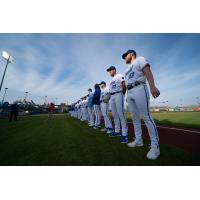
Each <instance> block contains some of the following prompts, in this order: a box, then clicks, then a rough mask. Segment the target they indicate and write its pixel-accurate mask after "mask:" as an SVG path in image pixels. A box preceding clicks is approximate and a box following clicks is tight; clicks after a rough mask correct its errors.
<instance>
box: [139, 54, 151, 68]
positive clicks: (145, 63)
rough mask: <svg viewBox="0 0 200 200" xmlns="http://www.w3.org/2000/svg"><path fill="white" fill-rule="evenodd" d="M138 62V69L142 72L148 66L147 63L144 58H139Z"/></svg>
mask: <svg viewBox="0 0 200 200" xmlns="http://www.w3.org/2000/svg"><path fill="white" fill-rule="evenodd" d="M138 61H139V67H140V69H141V70H143V69H144V67H145V66H146V65H149V62H148V61H147V59H146V58H144V57H140V58H139V60H138Z"/></svg>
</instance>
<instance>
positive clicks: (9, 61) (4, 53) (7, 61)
mask: <svg viewBox="0 0 200 200" xmlns="http://www.w3.org/2000/svg"><path fill="white" fill-rule="evenodd" d="M2 57H3V58H4V59H5V60H6V67H5V69H4V72H3V77H2V79H1V85H0V92H1V88H2V85H3V81H4V77H5V74H6V70H7V67H8V63H14V59H13V57H12V56H11V55H10V54H8V53H7V52H6V51H3V52H2Z"/></svg>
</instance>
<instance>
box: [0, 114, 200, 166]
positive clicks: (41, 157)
mask: <svg viewBox="0 0 200 200" xmlns="http://www.w3.org/2000/svg"><path fill="white" fill-rule="evenodd" d="M148 146H149V142H148V141H145V147H140V148H135V149H132V148H128V147H127V146H126V145H122V144H120V138H110V137H108V136H106V134H105V133H102V132H100V131H98V130H93V129H91V128H89V127H88V126H87V124H85V123H82V122H80V121H79V120H77V119H73V118H70V117H68V116H65V115H62V116H61V115H60V116H59V115H58V116H56V117H54V118H53V119H50V120H48V119H47V116H39V117H36V116H30V117H21V118H20V119H19V121H17V122H12V123H9V122H8V121H7V120H5V119H0V165H14V166H18V165H25V166H26V165H45V166H46V165H56V166H57V165H78V166H79V165H101V166H102V165H125V166H126V165H200V156H197V155H191V154H190V153H187V152H185V151H183V150H180V149H175V148H171V147H168V146H166V145H162V146H161V153H162V154H161V156H160V158H159V159H158V160H155V161H150V160H148V159H146V153H147V151H148Z"/></svg>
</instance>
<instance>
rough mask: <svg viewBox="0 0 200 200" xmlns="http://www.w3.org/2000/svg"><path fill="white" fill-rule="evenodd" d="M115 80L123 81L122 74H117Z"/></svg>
mask: <svg viewBox="0 0 200 200" xmlns="http://www.w3.org/2000/svg"><path fill="white" fill-rule="evenodd" d="M117 80H118V81H120V82H123V81H125V79H124V76H123V75H122V74H118V77H117Z"/></svg>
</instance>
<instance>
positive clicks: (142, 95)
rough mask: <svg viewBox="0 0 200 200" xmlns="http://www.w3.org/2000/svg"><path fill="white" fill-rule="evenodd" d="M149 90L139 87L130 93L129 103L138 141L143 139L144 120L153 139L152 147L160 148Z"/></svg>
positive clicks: (145, 87) (145, 86) (128, 95)
mask: <svg viewBox="0 0 200 200" xmlns="http://www.w3.org/2000/svg"><path fill="white" fill-rule="evenodd" d="M149 100H150V95H149V90H148V87H147V85H144V84H142V85H139V86H137V87H135V88H133V89H131V90H129V91H128V94H127V102H128V108H129V111H130V113H131V116H132V119H133V125H134V131H135V137H136V141H139V140H141V139H142V128H141V119H140V117H142V118H143V120H144V122H145V124H146V126H147V129H148V132H149V136H150V139H151V147H158V146H159V137H158V131H157V128H156V125H155V123H154V120H153V118H152V115H151V113H150V111H149Z"/></svg>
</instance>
